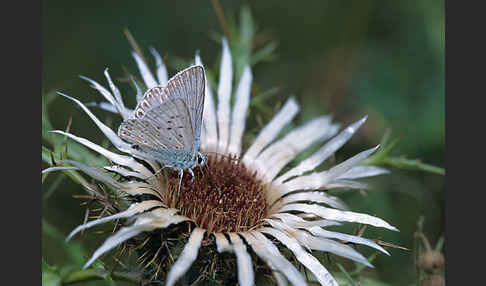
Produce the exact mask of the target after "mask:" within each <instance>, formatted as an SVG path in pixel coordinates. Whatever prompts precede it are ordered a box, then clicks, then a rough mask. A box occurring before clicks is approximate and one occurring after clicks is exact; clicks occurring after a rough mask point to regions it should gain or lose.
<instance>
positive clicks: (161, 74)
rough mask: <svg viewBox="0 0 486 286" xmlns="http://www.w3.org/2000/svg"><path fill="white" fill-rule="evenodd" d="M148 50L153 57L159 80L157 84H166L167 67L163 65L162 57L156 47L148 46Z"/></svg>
mask: <svg viewBox="0 0 486 286" xmlns="http://www.w3.org/2000/svg"><path fill="white" fill-rule="evenodd" d="M150 52H151V53H152V55H153V56H154V58H155V65H156V68H157V80H158V81H159V85H161V86H166V85H167V81H168V80H169V76H168V74H167V68H166V67H165V64H164V62H163V61H162V58H161V57H160V55H159V53H158V52H157V50H156V49H154V48H152V47H150Z"/></svg>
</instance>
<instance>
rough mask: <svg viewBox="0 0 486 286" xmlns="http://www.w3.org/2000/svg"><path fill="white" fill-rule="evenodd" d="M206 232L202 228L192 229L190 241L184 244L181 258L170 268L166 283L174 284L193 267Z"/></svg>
mask: <svg viewBox="0 0 486 286" xmlns="http://www.w3.org/2000/svg"><path fill="white" fill-rule="evenodd" d="M205 232H206V231H205V230H204V229H202V228H196V229H194V230H193V231H192V233H191V236H190V237H189V241H188V242H187V244H186V246H184V249H183V250H182V253H181V254H180V255H179V258H178V259H177V260H176V262H175V263H174V265H172V267H171V268H170V271H169V274H167V281H166V284H165V285H167V286H172V285H174V284H175V283H176V281H177V279H179V278H180V277H181V276H182V275H184V274H185V273H186V272H187V270H188V269H189V267H191V265H192V263H193V262H194V261H195V260H196V258H197V253H198V251H199V247H200V246H201V241H202V239H203V237H204V233H205Z"/></svg>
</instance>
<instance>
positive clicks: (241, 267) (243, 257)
mask: <svg viewBox="0 0 486 286" xmlns="http://www.w3.org/2000/svg"><path fill="white" fill-rule="evenodd" d="M229 237H230V239H231V243H232V244H233V248H234V251H235V255H236V263H237V265H238V283H239V285H242V286H251V285H253V281H254V280H255V274H254V272H253V264H252V263H251V257H250V255H249V254H248V252H247V251H246V246H245V245H244V244H243V241H241V238H240V237H239V236H238V234H236V233H230V234H229Z"/></svg>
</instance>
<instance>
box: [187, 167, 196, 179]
mask: <svg viewBox="0 0 486 286" xmlns="http://www.w3.org/2000/svg"><path fill="white" fill-rule="evenodd" d="M187 171H188V172H189V174H191V176H192V179H191V182H193V181H194V171H192V169H191V168H189V169H187Z"/></svg>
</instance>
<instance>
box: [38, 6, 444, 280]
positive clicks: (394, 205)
mask: <svg viewBox="0 0 486 286" xmlns="http://www.w3.org/2000/svg"><path fill="white" fill-rule="evenodd" d="M220 4H221V7H222V10H223V11H224V14H225V17H226V19H227V21H228V25H229V26H230V27H238V28H240V27H241V26H240V25H241V24H242V23H243V22H244V20H243V19H242V17H241V16H240V13H241V11H242V7H244V6H246V7H248V8H249V11H250V12H251V17H252V19H253V21H254V22H253V25H254V26H253V28H254V29H255V30H256V31H257V33H256V34H255V36H254V37H252V47H253V51H262V48H264V49H263V52H261V54H260V56H261V57H262V58H261V59H262V60H260V61H259V62H258V63H257V64H255V65H254V66H253V67H252V70H253V78H254V83H255V86H254V87H253V91H252V94H253V95H254V94H260V95H261V94H267V95H268V96H266V97H265V96H263V97H260V98H258V101H257V104H255V105H256V107H255V108H254V109H252V110H251V112H250V118H253V120H252V121H251V124H252V125H250V130H255V132H256V130H258V128H260V125H259V123H258V120H255V118H256V117H257V116H259V117H260V118H262V120H263V121H264V122H266V121H265V120H268V119H269V117H268V115H265V114H266V113H269V114H272V113H273V112H274V111H275V110H276V109H277V107H276V106H278V105H279V104H281V103H282V102H283V101H284V100H285V99H287V98H288V97H289V96H290V95H294V96H296V97H297V100H298V101H299V103H300V105H301V112H300V114H299V116H298V118H297V119H296V121H295V122H296V123H302V122H305V121H307V120H309V119H311V118H313V117H315V116H318V115H322V114H332V115H333V118H334V119H335V121H337V122H340V123H342V124H343V126H345V125H347V124H349V123H351V122H354V121H356V120H358V119H359V118H361V117H362V116H364V115H366V114H368V115H369V118H368V120H367V122H366V124H365V125H364V126H363V127H361V129H360V130H359V132H357V134H356V135H355V136H354V137H353V138H352V139H351V140H350V141H349V142H348V143H347V144H346V145H345V146H344V147H343V148H342V149H341V150H340V151H339V152H338V153H337V155H336V158H335V160H336V161H338V162H339V161H342V160H343V159H345V158H348V157H349V156H351V155H353V154H355V153H357V152H359V151H362V150H364V149H367V148H370V147H372V146H375V145H377V144H378V143H380V141H381V140H382V138H383V136H384V135H385V134H386V132H387V130H391V135H390V138H391V139H390V140H393V139H397V138H398V139H400V141H399V143H398V144H397V145H396V147H395V148H394V149H393V150H392V151H391V153H390V154H389V155H390V158H392V159H394V160H395V161H393V160H389V161H388V162H383V161H382V162H381V163H387V164H388V165H387V167H388V168H389V169H390V170H391V171H392V174H390V175H386V176H380V177H377V178H373V179H368V180H367V181H366V182H368V183H370V184H372V186H373V188H372V189H371V190H370V191H368V192H366V193H363V192H343V194H342V195H341V197H342V198H343V199H344V200H345V201H346V202H348V203H349V205H350V206H351V208H352V209H353V210H355V211H359V212H365V213H370V214H374V215H377V216H379V217H381V218H383V219H385V220H386V221H388V222H390V223H391V224H392V225H394V226H397V227H398V228H399V229H400V232H398V233H393V232H390V231H385V230H381V229H371V228H369V229H367V231H366V232H365V236H366V237H371V238H379V239H381V240H383V241H387V242H390V243H393V244H396V245H400V246H403V247H406V248H409V249H410V251H405V250H401V249H394V248H389V250H390V252H391V254H392V255H391V257H387V256H385V255H378V256H377V257H376V259H375V260H374V261H373V264H374V265H375V269H372V270H366V271H368V273H367V275H368V276H370V277H374V278H375V279H376V280H379V281H383V282H385V283H387V284H389V285H411V284H415V283H416V282H417V277H418V274H417V270H416V268H415V264H414V253H413V251H414V237H413V233H414V231H416V228H417V221H418V219H419V217H420V216H422V215H423V216H424V217H425V225H424V233H425V235H426V236H427V237H428V238H429V239H430V241H431V243H432V244H435V242H436V241H437V240H438V239H439V237H440V236H441V235H443V233H444V176H443V175H440V174H437V172H439V173H440V172H441V170H439V171H437V169H432V172H427V171H423V170H418V169H420V168H417V166H418V165H417V162H416V161H405V160H403V158H401V157H400V156H401V155H405V156H406V157H407V158H411V159H420V161H421V162H426V163H428V164H430V165H434V166H443V165H444V148H445V106H444V105H445V75H444V71H445V62H444V48H445V47H444V45H445V40H444V35H445V34H444V32H445V31H444V23H445V21H444V18H445V16H444V3H443V1H435V0H434V1H419V0H414V1H220ZM42 5H43V10H42V37H43V40H42V41H43V43H42V94H43V97H44V98H45V99H47V98H48V99H49V100H50V105H49V114H48V116H49V118H50V122H51V124H52V126H50V129H65V128H66V125H67V124H68V121H69V120H70V118H72V124H71V127H70V128H71V132H72V133H73V134H75V135H78V136H81V137H84V138H88V139H90V140H91V141H93V142H95V143H98V144H106V139H104V138H103V136H102V134H101V132H100V131H98V130H97V129H96V128H95V126H94V124H93V123H92V122H91V121H90V120H89V119H88V117H87V116H86V115H85V114H84V113H83V112H82V111H81V110H80V109H79V108H77V107H76V106H75V104H73V103H72V102H69V101H68V100H65V99H63V98H61V97H59V96H57V97H56V96H54V97H52V96H49V95H50V94H52V93H53V92H54V91H62V92H65V93H67V94H68V95H70V96H73V97H75V98H77V99H79V100H81V101H82V102H90V101H96V100H101V99H102V98H101V96H100V95H99V94H97V92H96V91H95V90H93V89H91V88H90V87H89V85H88V84H87V83H86V82H85V81H83V80H81V79H80V78H79V77H78V75H84V76H87V77H90V78H92V79H94V80H96V81H98V82H99V83H102V84H103V85H105V79H104V76H103V71H104V69H105V68H107V67H108V68H109V70H110V74H111V75H112V77H113V78H115V79H116V78H122V77H123V76H124V70H123V69H124V68H126V69H127V70H128V71H130V72H132V73H135V72H136V71H137V69H136V65H135V62H134V60H133V58H131V56H130V52H131V47H130V45H129V43H128V41H127V39H126V37H125V35H124V33H123V29H124V28H128V29H129V30H130V32H131V33H132V34H133V36H134V37H135V39H136V40H137V42H138V44H139V45H140V46H141V47H142V48H143V51H144V53H145V54H146V56H147V57H148V56H149V55H150V53H149V52H148V47H149V46H153V47H154V48H156V49H157V50H158V51H159V53H160V54H161V55H162V56H163V57H164V59H165V60H166V62H167V63H168V67H169V73H170V74H171V75H172V74H173V73H174V72H176V71H177V70H178V69H179V68H180V66H181V65H182V64H183V63H185V62H187V60H189V59H193V57H194V53H195V52H196V50H199V51H200V55H201V57H202V60H203V62H204V63H205V65H207V66H208V67H209V68H210V69H212V70H213V71H217V70H218V67H219V56H220V50H221V45H220V43H219V39H220V37H221V35H222V34H224V30H223V29H222V26H221V23H220V21H218V17H217V13H216V12H215V9H214V7H213V5H212V2H211V1H186V0H184V1H60V0H49V1H43V2H42ZM240 32H241V31H240ZM243 32H244V29H243ZM243 44H244V43H243ZM232 47H236V45H233V46H232ZM238 47H240V48H241V47H244V45H239V46H238ZM247 48H248V47H247ZM233 52H234V53H235V52H236V53H238V52H241V51H238V50H233ZM244 54H245V53H244V51H243V52H242V53H241V58H243V60H244ZM255 57H256V55H255ZM235 64H238V62H236V63H235ZM117 84H118V87H119V88H120V89H121V92H122V95H123V96H124V100H125V101H126V104H127V105H128V106H129V107H133V106H134V104H135V92H134V91H133V89H131V87H130V86H129V85H128V84H127V83H119V82H118V83H117ZM213 86H214V85H213ZM266 91H270V92H266ZM94 113H95V114H96V115H97V116H99V118H101V119H102V120H103V121H105V122H111V124H112V126H118V124H119V122H120V119H119V118H117V117H114V116H111V115H110V114H108V113H107V112H103V111H100V110H94ZM43 116H44V114H43ZM43 123H44V121H43ZM46 127H49V126H46ZM43 128H44V126H43ZM43 131H45V130H43ZM255 134H256V133H255ZM44 135H45V134H44ZM45 138H46V137H44V141H43V143H46V146H48V145H49V142H46V140H45ZM53 140H54V139H53ZM70 148H71V147H70ZM73 148H75V147H73ZM86 160H88V161H90V160H91V162H92V163H93V164H94V165H100V164H101V163H100V162H99V161H97V160H98V159H96V157H93V158H86ZM46 166H47V164H44V165H43V167H46ZM422 169H423V168H422ZM60 177H64V178H60ZM42 192H43V197H44V199H43V202H42V205H43V207H42V216H43V222H44V225H43V233H42V256H43V269H44V268H46V269H47V270H49V269H50V267H52V265H56V266H60V265H64V264H67V263H71V262H73V261H75V263H74V264H73V265H78V264H77V263H80V264H82V263H83V261H85V259H86V258H82V257H78V256H79V255H80V253H82V254H84V255H89V254H90V253H92V251H93V250H94V249H95V248H96V247H97V246H99V245H100V243H101V242H102V239H103V238H104V237H106V236H104V235H101V236H99V237H96V236H95V238H96V239H92V238H90V239H89V240H88V239H83V238H86V236H80V237H81V239H79V238H78V239H75V240H74V241H72V242H70V245H74V247H75V248H76V247H78V248H79V249H81V250H79V251H74V250H73V249H72V247H71V248H69V247H68V248H66V247H67V246H65V245H64V243H63V242H62V240H63V237H65V236H66V235H67V234H68V233H69V232H70V231H71V230H72V229H73V228H74V227H75V226H77V225H78V224H79V223H81V222H82V220H83V217H84V208H82V207H80V206H79V203H80V200H78V199H73V198H72V195H76V194H78V195H79V194H83V193H84V192H83V190H82V188H81V187H80V186H79V185H77V184H75V183H73V182H72V181H71V180H68V179H66V178H65V176H64V175H59V174H56V175H50V176H49V177H48V178H47V179H46V180H45V182H44V183H43V186H42ZM354 230H355V229H352V228H350V229H348V231H354ZM60 245H62V247H60ZM360 251H361V252H362V253H364V254H367V255H371V254H372V251H370V250H369V249H366V248H364V247H362V248H360ZM44 264H45V266H44ZM73 267H74V266H73ZM49 271H54V272H55V271H57V270H52V269H50V270H49ZM53 279H57V278H56V277H54V278H53ZM108 280H109V279H108ZM108 280H106V281H107V283H112V282H110V281H108ZM52 285H55V284H52ZM100 285H103V284H100ZM105 285H106V283H105Z"/></svg>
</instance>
